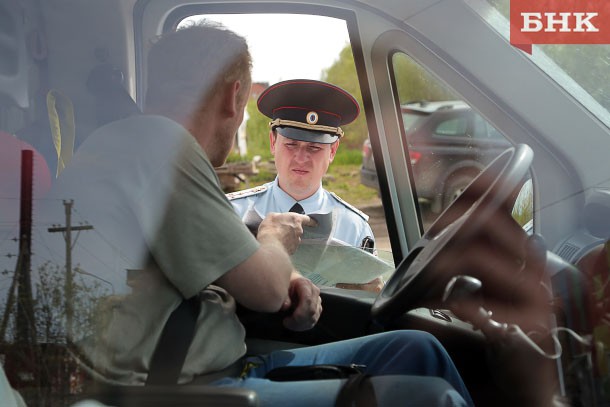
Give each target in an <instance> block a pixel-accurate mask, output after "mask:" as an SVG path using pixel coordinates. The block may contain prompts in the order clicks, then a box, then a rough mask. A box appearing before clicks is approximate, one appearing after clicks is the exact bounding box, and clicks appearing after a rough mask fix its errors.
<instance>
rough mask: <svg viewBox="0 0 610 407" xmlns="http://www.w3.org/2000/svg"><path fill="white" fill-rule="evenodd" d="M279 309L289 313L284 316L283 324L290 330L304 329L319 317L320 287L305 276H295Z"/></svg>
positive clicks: (320, 306) (308, 327) (309, 327)
mask: <svg viewBox="0 0 610 407" xmlns="http://www.w3.org/2000/svg"><path fill="white" fill-rule="evenodd" d="M280 311H284V312H287V313H288V314H289V315H288V316H287V317H286V318H284V326H285V327H286V328H288V329H290V330H292V331H306V330H308V329H311V328H313V326H314V325H315V324H316V323H317V322H318V319H320V314H322V298H320V289H319V288H318V287H316V286H315V285H314V284H313V283H312V282H311V281H309V280H308V279H306V278H305V277H301V276H296V275H294V277H293V278H292V279H291V280H290V288H289V289H288V298H287V299H286V301H285V302H284V304H283V305H282V308H281V310H280Z"/></svg>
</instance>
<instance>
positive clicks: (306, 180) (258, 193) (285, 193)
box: [227, 79, 381, 291]
mask: <svg viewBox="0 0 610 407" xmlns="http://www.w3.org/2000/svg"><path fill="white" fill-rule="evenodd" d="M258 109H259V110H260V112H261V113H263V114H264V115H265V116H267V117H269V118H270V119H271V120H272V121H271V122H270V124H269V125H270V129H271V130H270V132H269V142H270V147H271V153H272V154H273V156H274V157H275V166H276V169H277V177H276V179H275V180H274V181H273V182H270V183H267V184H264V185H261V186H258V187H255V188H251V189H247V190H244V191H238V192H233V193H230V194H228V195H227V197H228V198H229V200H230V201H231V203H232V204H233V206H234V208H235V210H236V211H237V213H238V214H240V216H241V217H242V219H244V222H246V223H248V219H246V218H247V216H248V215H249V213H250V212H251V211H252V210H254V211H255V212H256V213H257V214H258V216H259V217H260V218H264V217H265V215H266V214H267V213H269V212H290V211H292V212H300V213H305V214H315V213H330V212H333V211H334V212H336V213H337V216H335V218H334V225H333V231H332V236H331V237H332V238H334V239H336V240H340V241H342V242H344V243H347V244H349V245H350V246H354V247H360V248H363V249H366V250H369V251H371V252H373V251H374V238H373V232H372V230H371V227H370V225H369V224H368V222H367V221H368V216H367V215H366V214H364V213H363V212H361V211H360V210H358V209H357V208H355V207H354V206H352V205H350V204H348V203H347V202H345V201H343V200H342V199H341V198H339V197H338V196H337V195H336V194H334V193H332V192H329V191H326V190H325V189H324V188H322V177H323V176H324V174H326V171H327V170H328V166H329V165H330V163H331V162H332V161H333V159H334V157H335V154H336V153H337V149H338V147H339V142H340V139H341V137H343V130H342V129H341V127H340V126H342V125H345V124H348V123H351V122H352V121H354V120H355V119H356V118H357V117H358V114H359V113H360V108H359V106H358V102H357V101H356V99H354V97H353V96H352V95H350V94H349V93H347V92H346V91H344V90H343V89H341V88H339V87H337V86H334V85H331V84H329V83H325V82H320V81H314V80H306V79H295V80H288V81H283V82H279V83H276V84H275V85H272V86H270V87H269V88H267V89H266V90H265V91H264V92H263V93H262V94H261V95H260V97H259V99H258ZM372 283H373V287H365V289H371V290H372V291H377V290H378V289H380V288H381V285H380V284H381V281H380V279H376V280H374V281H373V282H372ZM346 288H357V287H346ZM358 288H361V287H358Z"/></svg>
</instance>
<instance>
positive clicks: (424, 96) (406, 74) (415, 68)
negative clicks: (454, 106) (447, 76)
mask: <svg viewBox="0 0 610 407" xmlns="http://www.w3.org/2000/svg"><path fill="white" fill-rule="evenodd" d="M392 64H393V67H394V75H395V77H396V86H397V88H398V99H399V101H400V103H401V104H403V103H407V102H412V101H421V100H426V101H437V100H456V99H460V97H459V96H457V95H455V93H453V92H451V91H450V90H449V89H448V88H447V87H445V86H443V85H442V84H441V83H440V82H439V80H438V79H436V78H435V77H434V76H432V75H431V74H430V73H429V72H428V71H426V70H425V69H424V68H422V67H421V66H420V65H419V64H418V63H416V62H415V61H413V60H412V59H411V58H409V57H408V56H407V55H405V54H402V53H396V54H394V56H393V57H392Z"/></svg>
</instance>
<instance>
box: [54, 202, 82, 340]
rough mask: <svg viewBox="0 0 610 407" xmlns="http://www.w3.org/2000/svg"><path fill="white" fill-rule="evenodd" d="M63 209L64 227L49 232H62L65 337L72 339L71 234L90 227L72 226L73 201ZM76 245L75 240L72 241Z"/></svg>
mask: <svg viewBox="0 0 610 407" xmlns="http://www.w3.org/2000/svg"><path fill="white" fill-rule="evenodd" d="M63 203H64V207H65V212H66V226H56V227H52V228H49V229H48V230H49V232H51V233H56V232H62V233H63V235H64V240H65V241H66V282H65V286H64V290H65V293H64V294H65V301H66V302H65V309H66V337H67V338H68V339H69V338H71V337H72V320H73V318H74V308H73V301H74V298H73V297H74V293H73V274H72V249H73V243H72V232H73V231H77V232H80V231H81V230H91V229H93V226H91V225H81V226H72V206H73V205H74V201H73V200H72V199H70V200H64V201H63ZM74 242H75V243H76V240H75V241H74Z"/></svg>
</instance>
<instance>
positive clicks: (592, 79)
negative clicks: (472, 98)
mask: <svg viewBox="0 0 610 407" xmlns="http://www.w3.org/2000/svg"><path fill="white" fill-rule="evenodd" d="M487 1H488V3H489V4H491V5H492V6H493V7H494V8H495V10H497V13H493V14H492V15H487V16H485V17H486V20H487V21H488V22H489V23H490V25H491V26H492V27H493V28H495V29H496V30H497V31H498V32H499V33H500V34H502V35H503V36H505V37H506V38H508V36H509V21H508V20H509V11H510V8H509V0H487ZM523 55H526V56H527V57H528V58H530V59H531V60H532V62H534V63H535V64H536V65H537V66H538V67H539V68H540V69H542V70H543V71H544V72H545V73H546V74H547V75H548V76H549V77H551V78H552V79H553V80H555V81H556V82H557V83H558V84H559V85H560V86H561V87H563V89H565V90H566V91H567V92H568V93H570V94H571V95H572V96H573V97H574V98H575V99H576V100H578V101H579V102H580V103H581V104H582V105H583V106H584V107H585V108H586V109H588V110H589V111H590V112H591V113H593V114H594V115H595V116H597V118H598V119H599V120H601V121H602V122H603V123H604V124H605V125H606V126H608V127H610V69H608V68H609V67H610V45H605V44H558V45H555V44H552V45H543V44H540V45H535V46H534V50H533V52H532V54H531V55H529V54H526V53H524V54H523Z"/></svg>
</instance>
